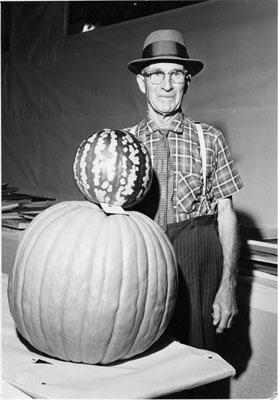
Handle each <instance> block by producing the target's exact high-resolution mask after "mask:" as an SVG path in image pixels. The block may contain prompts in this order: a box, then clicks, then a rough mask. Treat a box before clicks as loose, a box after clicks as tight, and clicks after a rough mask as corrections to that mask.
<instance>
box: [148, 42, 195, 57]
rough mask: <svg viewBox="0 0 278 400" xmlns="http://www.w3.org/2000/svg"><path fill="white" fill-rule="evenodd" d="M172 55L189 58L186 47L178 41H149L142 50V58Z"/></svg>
mask: <svg viewBox="0 0 278 400" xmlns="http://www.w3.org/2000/svg"><path fill="white" fill-rule="evenodd" d="M163 56H173V57H179V58H189V55H188V53H187V51H186V48H185V47H184V46H183V45H181V44H180V43H178V42H174V41H172V40H163V41H160V42H154V43H150V44H149V45H148V46H147V47H145V49H144V50H143V58H152V57H163Z"/></svg>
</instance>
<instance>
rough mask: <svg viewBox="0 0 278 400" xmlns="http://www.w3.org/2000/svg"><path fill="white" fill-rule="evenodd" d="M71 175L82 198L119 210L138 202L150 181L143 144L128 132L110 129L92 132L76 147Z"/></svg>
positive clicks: (149, 169) (148, 186)
mask: <svg viewBox="0 0 278 400" xmlns="http://www.w3.org/2000/svg"><path fill="white" fill-rule="evenodd" d="M73 172H74V177H75V181H76V183H77V185H78V187H79V189H80V191H81V193H82V194H83V195H84V196H85V197H86V199H88V200H89V201H92V202H94V203H108V204H110V205H117V206H122V207H131V206H133V205H135V204H137V203H138V202H139V201H141V200H142V199H143V197H144V196H145V195H146V193H147V192H148V190H149V188H150V185H151V181H152V166H151V159H150V156H149V153H148V151H147V149H146V147H145V146H144V144H143V143H142V142H141V141H139V140H138V139H137V138H136V137H135V136H134V135H132V134H130V133H128V132H123V131H117V130H116V131H115V130H111V129H104V130H102V131H99V132H95V133H93V134H92V135H91V136H89V137H88V138H87V139H85V140H84V141H83V142H82V143H81V144H80V146H79V148H78V150H77V152H76V155H75V160H74V165H73Z"/></svg>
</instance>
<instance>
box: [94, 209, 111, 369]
mask: <svg viewBox="0 0 278 400" xmlns="http://www.w3.org/2000/svg"><path fill="white" fill-rule="evenodd" d="M109 218H110V217H109V216H105V218H104V220H103V223H102V225H101V228H100V230H99V232H98V235H97V242H96V244H95V247H96V248H99V246H98V244H100V246H102V247H103V246H104V244H105V248H104V247H103V249H102V254H103V255H102V259H101V261H102V266H103V271H102V273H101V286H100V282H99V279H98V282H99V285H98V287H99V292H100V296H99V298H98V304H97V307H96V309H95V313H94V321H95V323H94V326H93V327H92V338H96V339H95V340H97V343H98V356H97V361H96V362H97V363H100V362H102V360H103V358H104V355H105V348H107V340H109V339H108V338H107V334H108V331H107V330H106V332H105V336H102V337H101V338H99V333H98V324H99V320H100V321H101V320H102V319H103V304H104V303H105V298H104V295H105V287H106V285H107V276H108V275H109V274H107V253H108V250H107V234H106V230H107V225H109V223H110V220H109ZM95 255H96V257H97V258H96V259H94V260H93V262H92V264H97V263H98V254H97V252H95ZM95 273H96V274H97V275H98V270H97V268H96V269H95ZM99 339H101V343H99Z"/></svg>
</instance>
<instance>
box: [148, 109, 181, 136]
mask: <svg viewBox="0 0 278 400" xmlns="http://www.w3.org/2000/svg"><path fill="white" fill-rule="evenodd" d="M142 122H143V124H144V125H145V130H146V135H147V136H150V135H151V134H153V133H154V132H156V131H159V130H160V129H161V128H159V126H158V125H157V123H156V122H155V121H154V120H153V119H152V118H151V117H150V115H149V112H148V113H147V116H146V118H145V119H144V121H142ZM183 127H184V123H183V113H182V112H179V113H178V114H177V115H176V116H175V118H174V119H173V120H172V121H171V123H170V125H169V126H168V127H167V130H168V131H172V132H174V133H179V134H181V133H183Z"/></svg>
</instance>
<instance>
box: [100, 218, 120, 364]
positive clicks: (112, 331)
mask: <svg viewBox="0 0 278 400" xmlns="http://www.w3.org/2000/svg"><path fill="white" fill-rule="evenodd" d="M107 218H109V222H110V221H111V222H112V221H113V222H115V226H116V227H117V231H120V230H121V229H120V224H119V223H118V219H117V218H113V215H111V216H108V217H107ZM110 231H111V227H110ZM117 239H119V241H120V243H118V242H117V248H118V249H119V250H121V255H122V256H123V254H124V251H123V241H122V240H121V235H120V234H118V235H117ZM113 244H115V242H114V243H113ZM121 258H123V257H121ZM123 265H124V262H123ZM122 286H123V269H122V270H121V280H120V287H119V291H118V292H119V294H120V295H119V300H118V305H117V309H116V311H115V312H114V316H113V323H112V329H111V333H110V335H109V338H108V341H107V346H106V351H105V353H104V355H103V357H102V361H103V362H104V363H105V360H106V359H107V358H109V359H110V357H111V356H109V354H111V352H114V351H113V348H112V349H111V348H110V347H111V343H113V341H114V340H115V339H114V338H115V336H118V332H116V326H117V318H118V312H119V309H120V303H121V293H122ZM116 343H117V340H116ZM107 355H108V357H107ZM119 357H120V354H118V353H117V355H116V356H115V355H114V357H113V361H114V359H117V358H119Z"/></svg>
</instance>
